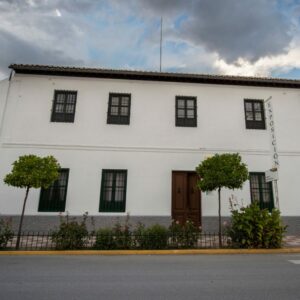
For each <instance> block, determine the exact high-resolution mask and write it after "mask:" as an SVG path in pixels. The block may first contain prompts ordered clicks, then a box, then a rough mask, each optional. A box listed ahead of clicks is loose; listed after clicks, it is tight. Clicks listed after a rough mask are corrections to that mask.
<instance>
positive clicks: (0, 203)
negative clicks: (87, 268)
mask: <svg viewBox="0 0 300 300" xmlns="http://www.w3.org/2000/svg"><path fill="white" fill-rule="evenodd" d="M10 68H11V69H12V74H11V76H10V78H9V79H7V80H4V81H2V82H1V83H0V166H1V167H0V214H1V215H3V216H12V217H13V218H14V220H15V221H16V222H17V218H18V216H19V215H20V213H21V208H22V201H23V197H24V193H25V191H24V190H21V189H17V188H13V187H9V186H7V185H5V184H4V183H3V178H4V176H5V175H6V174H7V173H9V172H10V170H11V164H12V163H13V162H14V161H15V160H17V159H18V157H19V156H20V155H24V154H36V155H40V156H46V155H53V156H54V157H56V158H57V160H58V161H59V163H60V165H61V168H62V169H61V171H60V177H59V179H58V180H57V181H56V182H55V183H54V184H53V185H52V186H51V187H50V188H49V189H47V190H43V189H42V190H37V189H36V190H35V189H32V190H31V191H30V194H29V199H28V203H27V207H26V212H25V214H26V217H25V221H24V229H30V230H48V229H50V228H52V227H53V226H54V225H55V224H57V223H58V215H59V212H69V214H70V215H72V216H81V215H82V214H83V213H84V212H88V213H89V215H91V216H93V217H94V219H95V222H96V226H105V225H108V224H112V223H113V222H114V221H115V220H116V218H117V217H119V218H121V219H122V218H124V217H126V215H127V214H129V215H130V220H131V222H132V223H134V222H137V221H142V222H144V223H145V224H149V223H156V222H157V223H162V224H165V225H167V224H170V222H171V219H172V218H173V219H177V220H180V221H184V220H186V219H192V220H193V221H194V222H196V223H197V224H199V225H202V227H203V229H204V230H205V231H207V230H208V231H209V230H215V228H216V227H217V213H218V204H217V194H216V193H214V192H212V193H208V194H207V193H201V192H200V191H199V190H198V189H197V188H196V182H197V176H196V174H195V167H196V166H197V165H198V164H199V163H200V162H201V161H203V159H205V158H206V157H209V156H211V155H213V154H215V153H237V152H238V153H239V154H240V155H241V156H242V159H243V161H244V162H245V163H246V164H247V166H248V169H249V172H250V180H249V181H247V182H246V183H245V184H244V187H243V189H242V190H235V191H230V190H223V192H222V215H223V216H229V215H230V210H229V201H228V199H229V197H230V196H231V195H232V194H234V195H235V197H236V199H237V200H238V201H239V202H240V203H241V202H242V203H243V204H244V205H246V204H249V203H250V202H251V201H253V200H257V201H259V202H260V205H261V207H267V208H269V209H272V208H273V207H274V205H275V203H276V202H275V192H274V186H273V185H274V184H272V182H268V183H267V182H266V181H265V173H264V172H265V171H266V170H269V169H270V168H271V167H272V166H273V159H272V156H273V154H274V153H273V150H272V149H271V143H270V131H269V126H268V124H267V123H268V122H267V120H266V117H267V114H266V112H265V106H264V100H265V99H268V98H270V97H272V98H271V102H272V106H273V117H274V125H275V129H276V143H277V149H276V151H277V154H278V161H279V168H278V169H279V172H278V174H279V180H278V192H279V194H278V195H279V205H280V210H281V212H282V216H283V218H284V221H285V223H286V224H288V225H289V232H290V233H297V232H298V233H300V197H299V191H298V184H300V137H299V128H300V81H298V80H285V79H272V78H252V77H232V76H213V75H197V74H178V73H160V72H140V71H124V70H105V69H88V68H71V67H55V66H36V65H11V66H10Z"/></svg>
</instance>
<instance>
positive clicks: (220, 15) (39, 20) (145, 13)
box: [0, 0, 292, 72]
mask: <svg viewBox="0 0 300 300" xmlns="http://www.w3.org/2000/svg"><path fill="white" fill-rule="evenodd" d="M283 1H288V0H283ZM56 9H58V10H59V11H60V12H61V14H62V17H57V16H56V14H55V11H56ZM160 16H163V17H164V24H165V29H164V32H165V33H164V34H165V41H168V40H169V41H174V42H175V43H176V42H177V41H178V42H187V43H188V45H192V47H191V48H190V49H192V48H193V49H194V50H195V51H196V50H197V51H198V49H199V51H198V54H197V51H196V52H195V51H192V53H193V54H192V55H194V58H193V57H191V58H190V57H189V53H191V52H189V51H186V52H178V53H177V54H174V53H172V51H171V52H169V53H170V56H171V59H170V62H174V61H176V60H177V61H178V65H180V66H181V65H183V66H185V65H186V63H187V64H190V62H195V61H196V60H198V61H199V64H198V67H199V68H200V69H201V68H203V64H202V63H200V62H202V59H201V58H200V59H199V53H201V56H202V55H204V56H205V53H204V54H202V52H205V51H206V57H210V58H209V61H210V62H211V65H212V61H213V59H215V57H216V55H215V53H217V54H218V55H219V57H220V58H222V59H224V60H226V61H227V62H229V63H234V62H236V60H237V59H238V58H244V59H248V60H250V61H252V62H253V61H256V60H258V59H259V58H260V57H263V56H267V55H276V54H281V53H284V52H285V51H286V49H287V48H288V47H289V44H290V42H291V40H292V36H291V34H290V32H291V24H292V21H291V20H287V19H286V18H285V17H284V13H281V12H280V11H279V10H278V9H277V7H276V0H242V1H239V0H187V1H184V0H127V1H124V0H99V1H96V0H72V1H70V0H0V19H1V23H0V70H1V72H7V66H8V65H9V64H10V63H12V62H20V63H43V64H65V65H66V64H71V65H78V64H82V65H90V64H97V65H100V63H101V65H105V66H107V67H110V65H111V66H113V67H118V66H124V65H128V64H129V65H130V64H131V63H130V61H135V60H136V59H135V58H136V57H138V61H140V62H141V67H140V68H147V67H149V66H147V63H148V64H149V62H150V64H151V62H152V61H156V60H157V59H156V55H158V54H157V53H158V52H157V51H156V49H158V48H157V45H158V43H159V36H158V35H157V33H158V28H157V24H156V23H157V22H153V20H156V21H157V20H158V19H159V18H160ZM89 17H91V19H92V21H90V20H89ZM132 17H134V18H133V19H135V20H136V19H138V20H139V22H140V23H138V25H135V24H134V22H132V23H131V25H128V23H127V19H129V20H130V19H131V18H132ZM180 17H183V19H182V21H181V22H179V23H178V22H176V20H177V19H178V18H180ZM98 21H99V23H97V22H98ZM127 26H128V27H127ZM130 26H131V27H130ZM134 26H136V27H134ZM133 28H134V29H133ZM203 48H204V49H205V51H204V50H203ZM123 49H124V50H123ZM117 50H118V51H119V52H118V51H117ZM116 52H117V53H118V57H115V56H114V55H115V53H116ZM156 52H157V53H156ZM98 53H101V55H100V54H99V55H98ZM173 54H174V55H178V56H177V57H176V58H175V56H173ZM213 57H214V58H213ZM100 58H101V59H102V61H101V62H100V61H99V60H100ZM165 59H167V57H165ZM116 61H117V62H118V65H116ZM207 65H208V64H207ZM134 66H135V67H137V68H139V66H137V65H134ZM129 67H130V66H129ZM189 67H192V68H194V70H195V71H199V70H196V68H197V65H196V64H195V63H191V64H190V65H186V70H188V69H189ZM212 68H213V67H212ZM201 70H202V69H201Z"/></svg>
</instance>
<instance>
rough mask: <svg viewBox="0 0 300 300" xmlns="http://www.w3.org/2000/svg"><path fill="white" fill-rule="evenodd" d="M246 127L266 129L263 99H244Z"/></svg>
mask: <svg viewBox="0 0 300 300" xmlns="http://www.w3.org/2000/svg"><path fill="white" fill-rule="evenodd" d="M244 106H245V120H246V128H247V129H266V124H265V112H264V101H263V100H251V99H245V100H244Z"/></svg>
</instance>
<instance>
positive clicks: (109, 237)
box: [94, 228, 117, 250]
mask: <svg viewBox="0 0 300 300" xmlns="http://www.w3.org/2000/svg"><path fill="white" fill-rule="evenodd" d="M94 248H95V249H98V250H115V249H117V246H116V243H115V238H114V234H113V230H112V228H100V229H98V230H97V232H96V242H95V244H94Z"/></svg>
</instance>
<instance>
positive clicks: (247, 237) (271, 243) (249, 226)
mask: <svg viewBox="0 0 300 300" xmlns="http://www.w3.org/2000/svg"><path fill="white" fill-rule="evenodd" d="M285 229H286V226H283V225H282V222H281V218H280V212H279V210H277V209H273V211H272V212H271V213H269V211H268V210H267V209H263V210H261V209H260V208H259V206H258V204H257V203H256V202H254V203H252V204H251V205H249V206H247V207H242V208H241V209H240V210H237V209H235V210H232V217H231V225H230V226H229V227H228V229H227V230H228V235H229V236H230V238H231V242H232V246H233V247H238V248H280V247H281V246H282V239H283V233H284V232H285Z"/></svg>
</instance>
